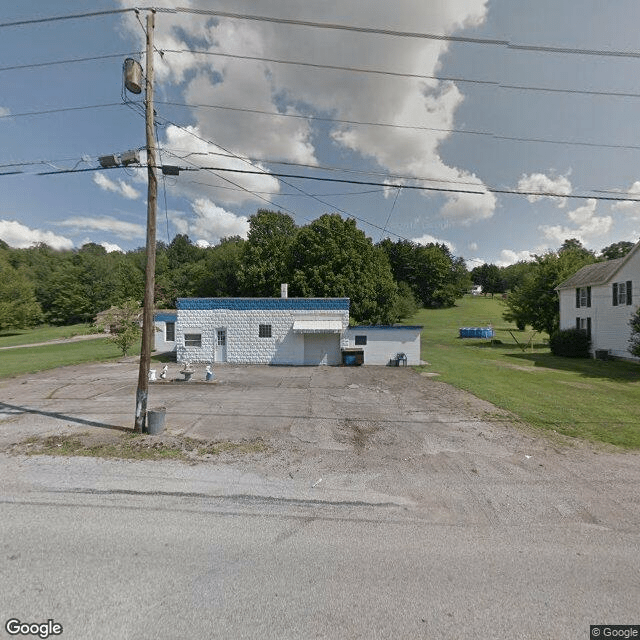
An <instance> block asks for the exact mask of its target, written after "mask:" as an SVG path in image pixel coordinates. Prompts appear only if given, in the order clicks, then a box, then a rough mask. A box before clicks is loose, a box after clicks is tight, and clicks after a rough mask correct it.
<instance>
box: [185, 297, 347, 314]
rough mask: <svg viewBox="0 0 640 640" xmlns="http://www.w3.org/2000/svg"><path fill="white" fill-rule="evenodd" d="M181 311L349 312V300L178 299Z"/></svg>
mask: <svg viewBox="0 0 640 640" xmlns="http://www.w3.org/2000/svg"><path fill="white" fill-rule="evenodd" d="M176 306H177V308H178V310H179V311H213V310H216V309H229V310H233V311H349V298H178V300H177V304H176Z"/></svg>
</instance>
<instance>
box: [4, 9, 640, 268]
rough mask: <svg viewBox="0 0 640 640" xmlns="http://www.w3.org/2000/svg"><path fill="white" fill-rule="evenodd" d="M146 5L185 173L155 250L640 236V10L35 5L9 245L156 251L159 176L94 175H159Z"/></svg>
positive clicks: (13, 132)
mask: <svg viewBox="0 0 640 640" xmlns="http://www.w3.org/2000/svg"><path fill="white" fill-rule="evenodd" d="M133 7H156V8H158V9H159V11H158V12H157V13H156V14H155V28H154V32H153V35H154V45H155V53H154V76H155V78H154V79H155V81H154V98H155V102H154V107H155V114H156V117H155V122H156V136H157V142H158V147H159V156H158V163H159V165H165V166H178V167H180V169H181V170H180V173H179V175H177V176H163V175H162V174H160V176H159V194H158V224H157V238H158V240H159V241H163V242H170V241H171V240H172V239H173V237H174V236H175V235H176V234H178V233H181V234H187V235H188V236H189V238H190V239H191V240H192V241H193V242H197V243H198V244H200V245H202V246H207V245H214V244H216V243H218V242H219V241H220V239H221V238H224V237H228V236H233V235H240V236H246V233H247V230H248V228H249V223H248V219H249V217H250V216H251V215H253V214H255V213H256V211H257V210H258V209H263V208H267V209H272V210H280V211H283V212H286V213H289V214H290V215H291V216H292V217H293V218H294V219H295V221H296V223H297V224H299V225H304V224H307V223H308V222H310V221H312V220H314V219H316V218H318V217H319V216H320V215H322V214H324V213H333V212H338V213H340V214H341V215H342V216H343V217H345V218H347V217H353V218H355V219H356V221H357V224H358V227H359V228H360V229H362V230H363V231H364V232H365V233H366V234H367V236H369V237H371V238H372V240H373V241H374V242H378V241H379V240H381V239H382V238H385V237H389V238H391V239H392V240H397V239H407V240H412V241H414V242H418V243H428V242H441V243H446V244H447V246H449V248H450V249H451V251H452V253H453V254H454V255H455V256H457V257H463V258H464V259H465V260H466V261H467V266H468V267H469V268H473V267H474V266H477V265H478V264H482V263H483V262H488V263H495V264H498V265H507V264H512V263H514V262H516V261H518V260H526V259H531V257H532V256H533V255H535V254H541V253H543V252H545V251H548V250H555V249H557V248H558V247H560V245H561V244H562V242H563V241H564V240H565V239H568V238H577V239H579V240H580V241H581V242H582V243H583V244H584V245H585V246H586V247H588V248H589V249H592V250H594V251H596V252H597V251H599V250H600V249H602V248H603V247H606V246H608V245H609V244H612V243H614V242H619V241H622V240H627V241H632V242H636V241H637V240H638V238H639V237H640V202H638V201H637V200H640V128H639V127H638V114H639V111H640V80H639V78H640V54H639V53H638V52H639V51H640V44H638V35H637V24H638V23H639V22H640V3H638V2H637V0H616V2H615V3H603V2H602V1H601V0H537V1H536V2H531V1H530V0H425V1H424V2H415V0H395V2H393V3H389V2H382V1H381V0H357V1H356V0H340V1H337V0H324V1H323V2H320V3H304V2H299V0H261V2H260V3H256V2H252V1H249V0H246V1H245V0H227V1H226V2H218V1H216V0H206V1H205V0H173V1H169V0H156V1H155V2H152V1H149V2H141V1H137V2H136V1H134V0H93V1H92V2H91V3H87V2H85V1H81V0H24V1H23V2H20V3H7V2H3V3H0V61H1V62H0V239H2V240H4V241H5V242H7V243H8V244H9V245H11V246H13V247H27V246H30V245H32V244H34V243H39V242H44V243H47V244H49V245H50V246H52V247H54V248H58V249H73V248H79V247H80V246H82V245H83V244H84V243H87V242H94V243H97V244H101V245H103V246H104V247H105V248H106V249H107V250H108V251H117V250H121V251H129V250H132V249H135V248H138V247H141V246H144V244H145V233H146V232H145V227H146V216H147V200H146V198H147V172H146V169H145V168H144V167H143V166H141V167H138V168H136V167H135V166H129V167H118V168H115V169H108V170H107V169H105V170H96V169H98V168H99V167H100V165H99V162H98V158H99V157H101V156H105V155H110V154H121V153H123V152H125V151H128V150H140V151H141V153H140V157H141V161H142V163H144V162H145V158H146V154H145V152H144V149H145V145H146V142H145V121H144V93H142V94H139V95H136V94H133V93H130V92H128V91H126V90H125V89H124V87H123V80H122V75H123V74H122V67H123V62H124V60H125V58H127V57H133V58H134V59H136V60H139V61H140V62H141V63H142V65H143V66H144V64H145V60H144V55H143V51H144V47H145V28H146V16H147V11H144V10H143V11H140V12H139V14H137V15H136V13H135V12H133V11H124V12H123V11H120V10H122V9H131V8H133ZM176 8H179V9H181V10H180V11H177V12H176V11H173V12H172V11H168V10H169V9H176ZM207 11H209V12H224V13H232V14H235V15H236V17H222V16H219V15H214V14H212V13H206V12H207ZM93 12H106V13H104V14H101V15H83V16H80V17H75V18H73V19H55V20H52V19H49V18H54V17H55V18H59V17H63V16H71V15H73V14H88V13H93ZM251 16H253V17H254V18H255V17H256V16H260V17H266V18H269V20H257V19H249V17H251ZM41 19H46V20H44V21H38V20H41ZM292 21H297V22H301V21H304V22H307V23H309V22H311V23H314V24H315V25H319V24H320V25H323V26H309V25H306V26H304V25H300V24H292ZM15 23H20V24H15ZM327 25H333V26H335V27H340V28H327ZM343 27H348V28H343ZM380 31H385V32H386V33H380ZM427 35H431V36H434V35H435V36H439V37H437V38H433V37H426V36H427ZM541 48H542V50H540V49H541ZM336 67H340V68H336ZM42 173H48V175H39V174H42ZM274 174H287V177H283V176H280V177H278V176H276V175H274ZM310 178H322V180H315V179H310ZM514 192H515V193H514ZM535 193H548V194H554V195H552V196H546V195H545V196H539V195H535ZM532 194H533V195H532ZM627 198H628V199H627ZM634 200H635V201H634Z"/></svg>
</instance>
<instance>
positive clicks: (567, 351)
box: [549, 329, 591, 358]
mask: <svg viewBox="0 0 640 640" xmlns="http://www.w3.org/2000/svg"><path fill="white" fill-rule="evenodd" d="M549 346H550V347H551V353H553V355H554V356H564V357H565V358H588V357H589V356H590V353H589V351H590V349H591V338H590V337H589V336H588V335H587V332H586V331H584V330H582V329H562V330H561V331H557V332H556V333H554V334H553V335H552V336H551V338H550V340H549Z"/></svg>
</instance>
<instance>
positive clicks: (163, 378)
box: [160, 364, 169, 380]
mask: <svg viewBox="0 0 640 640" xmlns="http://www.w3.org/2000/svg"><path fill="white" fill-rule="evenodd" d="M167 371H169V365H168V364H165V365H164V367H162V373H160V379H161V380H166V379H167Z"/></svg>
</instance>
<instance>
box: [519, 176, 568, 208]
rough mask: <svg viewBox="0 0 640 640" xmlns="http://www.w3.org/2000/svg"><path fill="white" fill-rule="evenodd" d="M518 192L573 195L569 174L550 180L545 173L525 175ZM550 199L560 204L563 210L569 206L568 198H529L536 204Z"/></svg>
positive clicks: (534, 196) (528, 198) (535, 196)
mask: <svg viewBox="0 0 640 640" xmlns="http://www.w3.org/2000/svg"><path fill="white" fill-rule="evenodd" d="M518 191H527V192H531V191H533V192H540V193H559V194H561V195H567V196H568V195H571V192H572V187H571V182H570V181H569V178H568V174H567V175H564V176H557V177H555V178H550V177H549V176H547V175H545V174H544V173H532V174H530V175H526V174H523V175H522V176H521V178H520V180H519V181H518ZM547 197H548V198H550V199H551V200H554V201H555V202H557V203H558V207H560V208H562V207H564V206H565V205H566V204H567V199H566V198H561V197H554V196H537V195H531V196H527V200H528V201H529V202H536V201H537V200H541V199H542V198H547Z"/></svg>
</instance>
